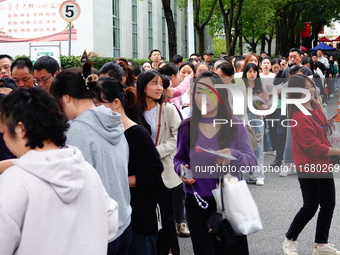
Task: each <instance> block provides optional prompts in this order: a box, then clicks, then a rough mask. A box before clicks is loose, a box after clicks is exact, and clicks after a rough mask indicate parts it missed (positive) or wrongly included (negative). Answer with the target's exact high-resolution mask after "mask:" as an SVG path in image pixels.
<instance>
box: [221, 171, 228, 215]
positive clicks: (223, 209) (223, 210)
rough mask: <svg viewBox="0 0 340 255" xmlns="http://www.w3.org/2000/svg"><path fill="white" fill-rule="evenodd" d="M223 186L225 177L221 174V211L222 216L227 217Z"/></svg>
mask: <svg viewBox="0 0 340 255" xmlns="http://www.w3.org/2000/svg"><path fill="white" fill-rule="evenodd" d="M223 186H224V177H223V176H220V190H221V206H222V208H221V213H222V217H223V218H224V219H225V218H227V216H226V215H225V208H224V201H223Z"/></svg>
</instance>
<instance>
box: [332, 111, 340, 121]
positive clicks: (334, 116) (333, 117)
mask: <svg viewBox="0 0 340 255" xmlns="http://www.w3.org/2000/svg"><path fill="white" fill-rule="evenodd" d="M338 114H340V112H337V113H336V114H334V115H333V116H332V117H330V118H329V120H331V119H335V118H336V116H338Z"/></svg>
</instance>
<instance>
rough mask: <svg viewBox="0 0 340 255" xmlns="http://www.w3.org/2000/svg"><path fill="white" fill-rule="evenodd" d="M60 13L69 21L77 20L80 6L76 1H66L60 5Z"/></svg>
mask: <svg viewBox="0 0 340 255" xmlns="http://www.w3.org/2000/svg"><path fill="white" fill-rule="evenodd" d="M59 14H60V16H61V18H62V19H63V20H65V21H67V22H72V21H75V20H76V19H78V18H79V15H80V6H79V5H78V4H77V3H76V2H75V1H65V2H63V3H62V4H61V5H60V8H59Z"/></svg>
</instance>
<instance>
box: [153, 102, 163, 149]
mask: <svg viewBox="0 0 340 255" xmlns="http://www.w3.org/2000/svg"><path fill="white" fill-rule="evenodd" d="M162 106H163V104H160V105H159V112H158V125H157V133H156V140H155V145H156V146H157V144H158V139H159V132H160V130H161V117H162Z"/></svg>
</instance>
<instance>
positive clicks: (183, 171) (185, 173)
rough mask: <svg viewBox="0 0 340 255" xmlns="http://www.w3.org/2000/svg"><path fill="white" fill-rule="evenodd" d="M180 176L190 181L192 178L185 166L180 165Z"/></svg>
mask: <svg viewBox="0 0 340 255" xmlns="http://www.w3.org/2000/svg"><path fill="white" fill-rule="evenodd" d="M181 176H182V177H183V178H184V179H186V180H190V179H192V178H193V177H194V176H193V174H192V171H191V170H190V169H189V168H187V167H186V166H185V165H181Z"/></svg>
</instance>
